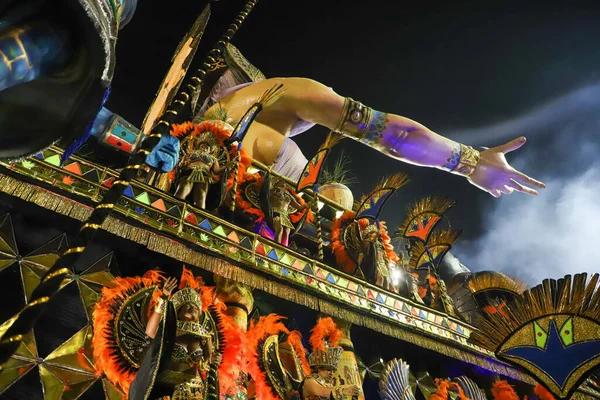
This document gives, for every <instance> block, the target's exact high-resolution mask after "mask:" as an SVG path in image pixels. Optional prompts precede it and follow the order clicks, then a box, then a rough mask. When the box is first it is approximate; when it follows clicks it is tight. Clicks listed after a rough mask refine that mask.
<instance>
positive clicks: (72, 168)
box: [63, 162, 81, 175]
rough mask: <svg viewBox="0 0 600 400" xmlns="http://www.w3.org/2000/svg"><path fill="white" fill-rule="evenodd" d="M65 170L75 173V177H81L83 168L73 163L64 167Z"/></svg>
mask: <svg viewBox="0 0 600 400" xmlns="http://www.w3.org/2000/svg"><path fill="white" fill-rule="evenodd" d="M63 169H64V170H66V171H69V172H72V173H74V174H75V175H81V167H80V166H79V163H77V162H73V163H71V164H69V165H65V166H64V167H63Z"/></svg>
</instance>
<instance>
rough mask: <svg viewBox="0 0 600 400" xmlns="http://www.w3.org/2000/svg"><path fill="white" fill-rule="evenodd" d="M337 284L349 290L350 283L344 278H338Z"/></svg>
mask: <svg viewBox="0 0 600 400" xmlns="http://www.w3.org/2000/svg"><path fill="white" fill-rule="evenodd" d="M337 284H338V286H340V287H343V288H347V287H348V286H349V284H350V281H349V280H348V279H344V278H342V277H340V278H338V281H337Z"/></svg>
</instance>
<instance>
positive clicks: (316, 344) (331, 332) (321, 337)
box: [309, 317, 344, 351]
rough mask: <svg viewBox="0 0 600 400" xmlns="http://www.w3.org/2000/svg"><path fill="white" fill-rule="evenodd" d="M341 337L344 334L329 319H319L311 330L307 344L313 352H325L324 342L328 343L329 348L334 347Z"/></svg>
mask: <svg viewBox="0 0 600 400" xmlns="http://www.w3.org/2000/svg"><path fill="white" fill-rule="evenodd" d="M343 337H344V332H342V330H341V329H340V328H338V327H337V325H336V324H335V322H333V319H331V317H327V318H319V320H318V321H317V324H316V325H315V326H314V328H312V330H311V335H310V340H309V343H310V346H311V347H312V350H313V351H316V350H322V351H325V340H327V341H328V342H329V346H331V347H335V346H337V345H338V343H339V341H340V340H341V339H342V338H343Z"/></svg>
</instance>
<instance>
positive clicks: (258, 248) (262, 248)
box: [256, 243, 267, 256]
mask: <svg viewBox="0 0 600 400" xmlns="http://www.w3.org/2000/svg"><path fill="white" fill-rule="evenodd" d="M256 252H257V253H258V254H261V255H263V256H266V255H267V252H266V251H265V246H264V245H263V244H262V243H259V244H258V246H256Z"/></svg>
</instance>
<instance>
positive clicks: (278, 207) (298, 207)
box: [269, 178, 307, 246]
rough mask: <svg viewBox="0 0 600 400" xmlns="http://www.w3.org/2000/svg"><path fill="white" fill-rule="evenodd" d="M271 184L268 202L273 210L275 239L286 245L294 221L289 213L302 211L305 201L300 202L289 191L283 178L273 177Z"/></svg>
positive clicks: (304, 207)
mask: <svg viewBox="0 0 600 400" xmlns="http://www.w3.org/2000/svg"><path fill="white" fill-rule="evenodd" d="M272 182H273V183H272V184H271V193H270V196H269V198H270V202H271V208H272V210H273V229H274V230H275V240H276V241H277V242H278V243H281V244H283V245H284V246H287V245H288V243H289V239H290V233H291V232H292V231H293V230H294V229H295V227H294V223H293V222H292V220H291V219H290V215H291V214H295V213H297V212H299V211H304V210H305V209H306V207H307V205H306V203H304V204H300V203H299V202H298V201H296V199H295V197H294V196H293V195H292V193H290V189H288V187H287V185H286V183H285V181H284V180H283V179H277V178H276V179H273V181H272Z"/></svg>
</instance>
